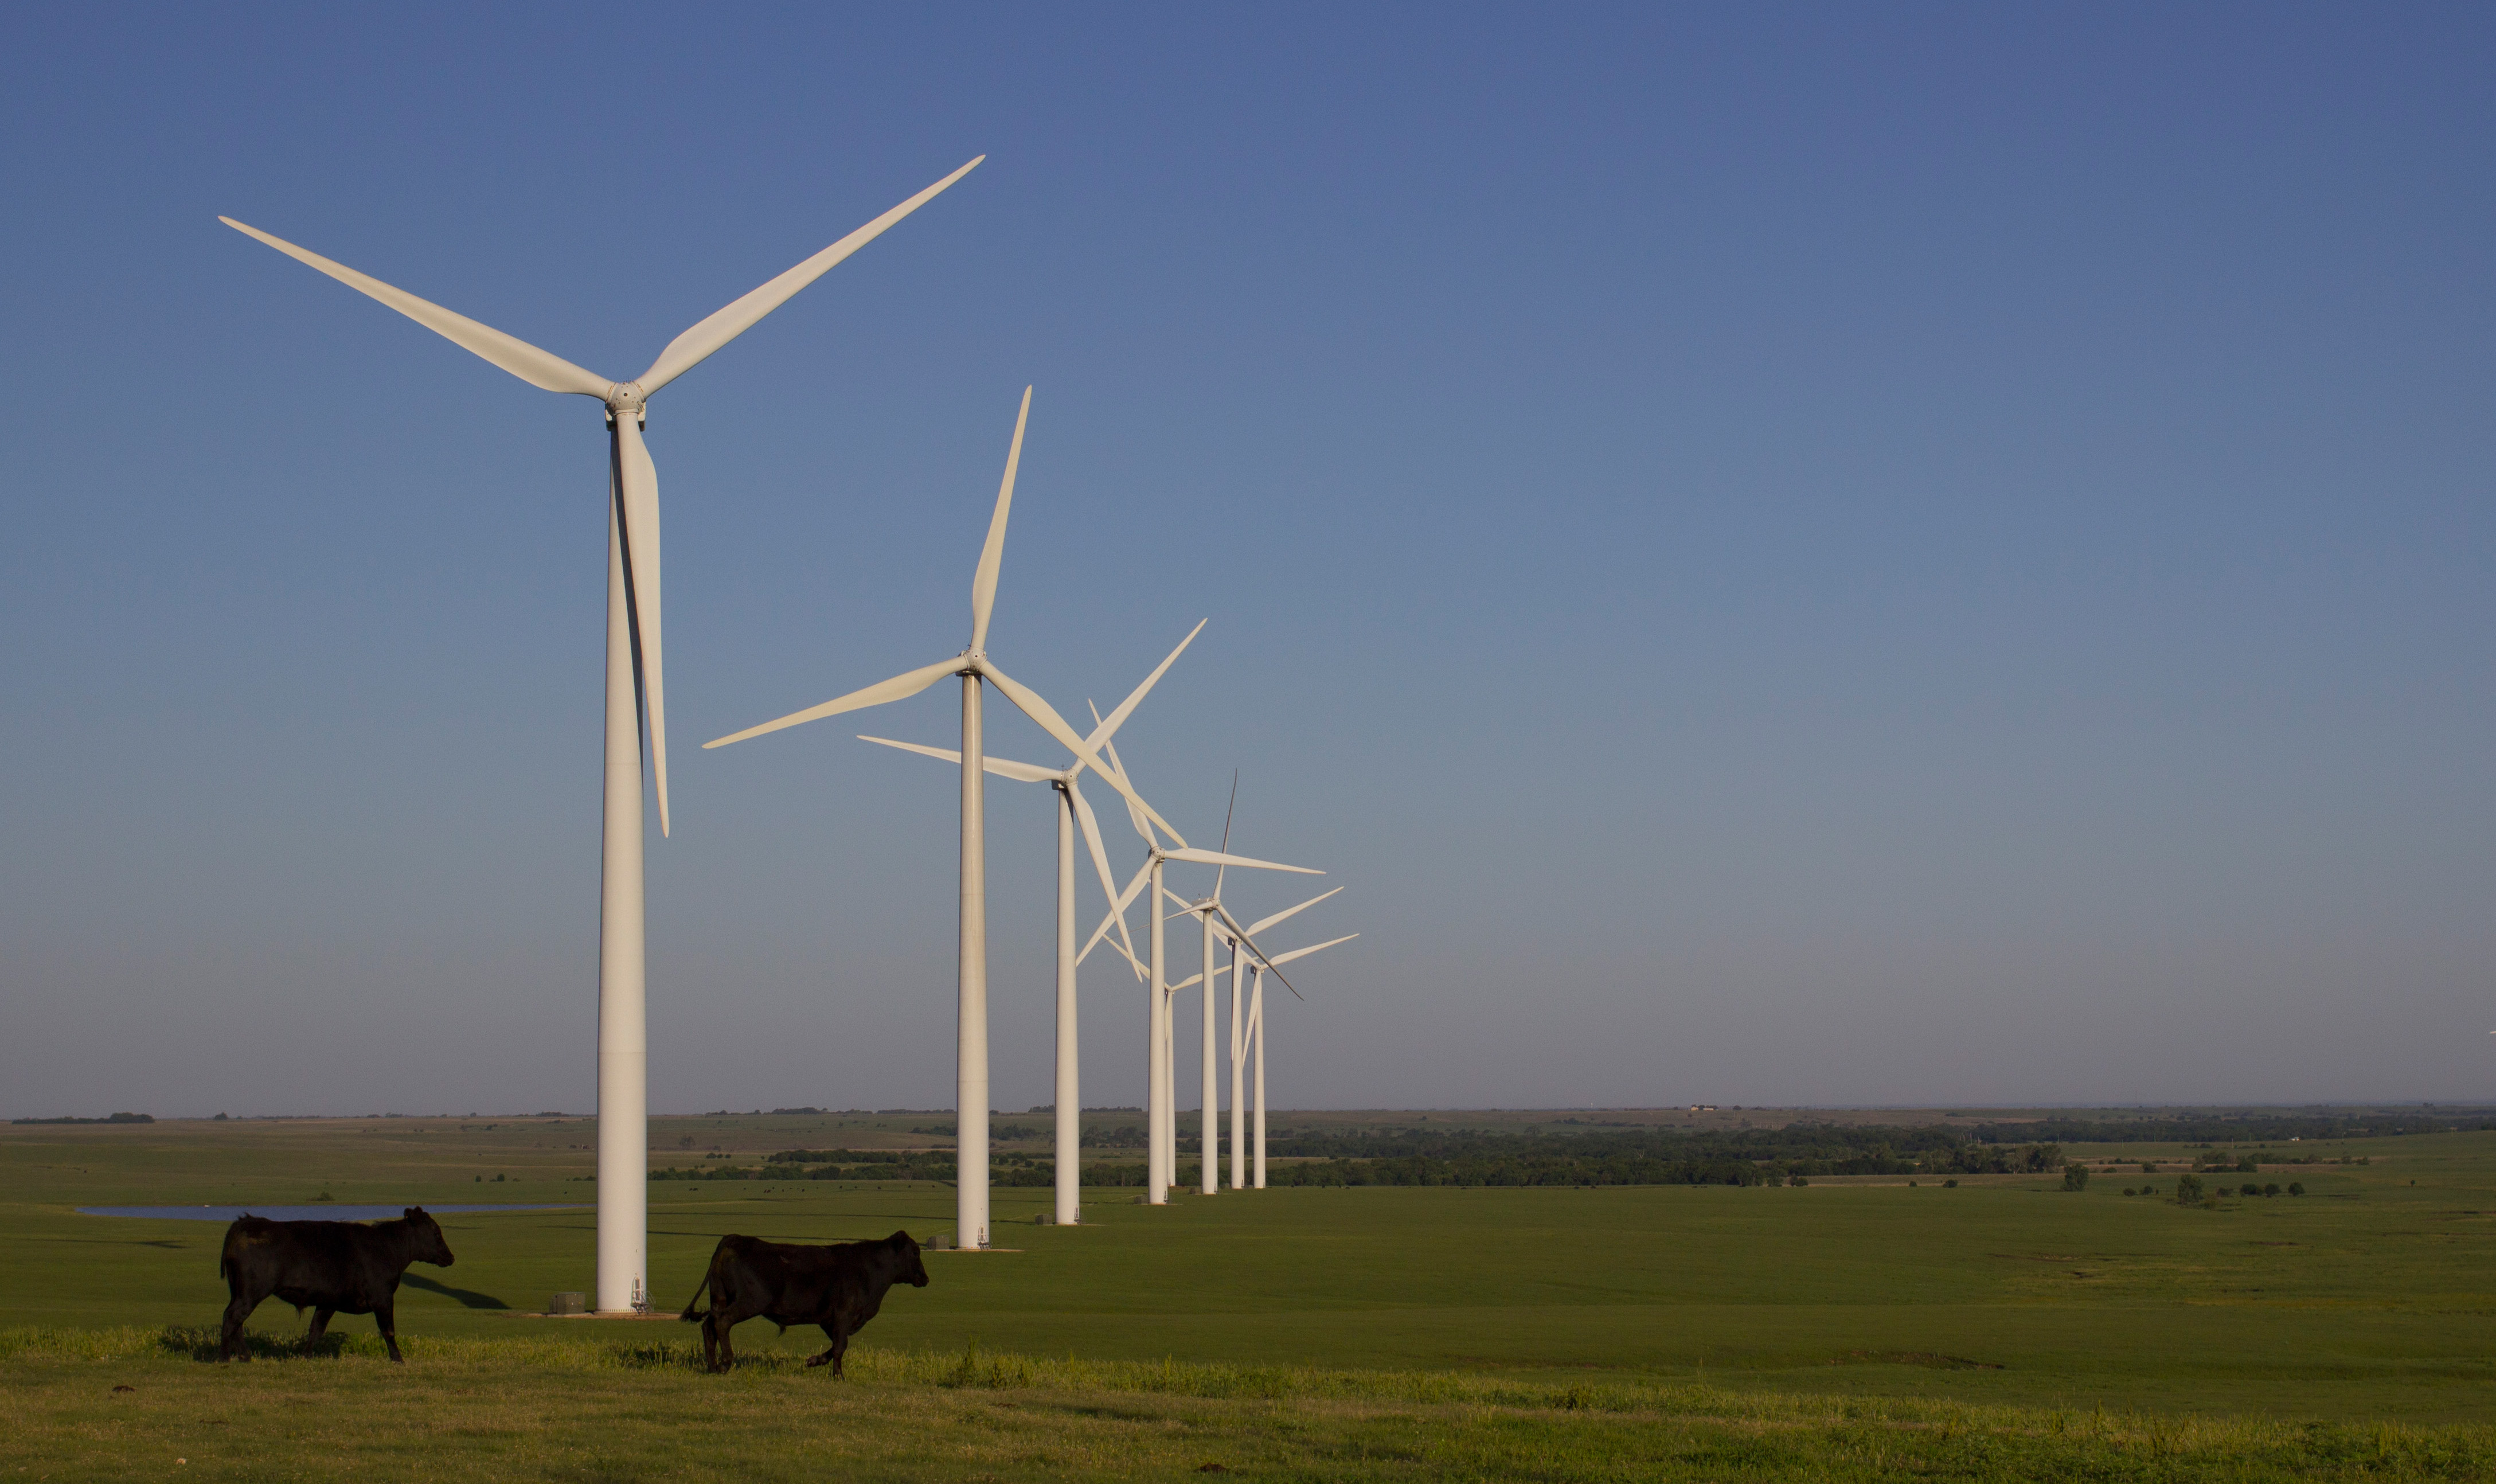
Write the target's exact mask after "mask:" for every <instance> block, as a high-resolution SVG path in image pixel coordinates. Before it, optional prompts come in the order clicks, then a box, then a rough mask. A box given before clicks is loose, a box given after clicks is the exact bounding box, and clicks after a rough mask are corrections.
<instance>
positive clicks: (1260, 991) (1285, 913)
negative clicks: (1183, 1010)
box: [1170, 886, 1360, 1190]
mask: <svg viewBox="0 0 2496 1484" xmlns="http://www.w3.org/2000/svg"><path fill="white" fill-rule="evenodd" d="M1341 890H1343V888H1342V887H1340V886H1337V887H1336V888H1335V889H1334V891H1326V892H1321V893H1319V894H1318V895H1316V896H1313V897H1311V898H1309V899H1308V900H1307V901H1305V902H1302V903H1301V904H1300V905H1299V906H1297V907H1287V908H1285V909H1283V910H1282V911H1281V912H1276V913H1274V914H1273V915H1272V916H1270V917H1264V918H1261V919H1259V920H1258V921H1255V922H1252V923H1250V924H1249V925H1248V931H1250V932H1252V933H1262V932H1264V931H1265V930H1266V929H1267V928H1270V927H1272V926H1273V925H1274V924H1276V923H1278V922H1281V921H1283V920H1285V919H1286V918H1289V917H1291V916H1293V915H1295V914H1296V913H1298V912H1303V911H1306V910H1307V909H1309V908H1312V907H1315V906H1317V905H1318V904H1319V903H1320V902H1323V901H1325V900H1326V898H1327V897H1330V896H1333V895H1334V894H1335V892H1339V891H1341ZM1179 905H1180V906H1181V907H1185V908H1187V909H1188V910H1189V911H1191V912H1192V911H1194V910H1195V909H1194V908H1193V907H1191V906H1189V904H1186V903H1180V904H1179ZM1172 915H1173V916H1175V915H1177V914H1176V913H1172ZM1214 936H1215V937H1217V938H1220V939H1221V940H1223V941H1224V942H1225V943H1229V944H1230V945H1231V962H1230V964H1229V965H1227V966H1226V967H1224V968H1221V969H1218V970H1215V971H1214V974H1215V976H1216V977H1219V976H1221V975H1223V974H1229V975H1230V976H1231V1189H1232V1190H1240V1189H1242V1187H1243V1185H1244V1183H1245V1175H1246V1172H1245V1171H1244V1170H1242V1169H1241V1167H1240V1166H1241V1157H1242V1151H1243V1150H1244V1148H1245V1140H1244V1138H1243V1136H1242V1130H1241V1128H1240V1117H1241V1110H1242V1108H1243V1107H1244V1106H1245V1105H1246V1100H1245V1098H1242V1096H1241V1091H1240V1086H1239V1082H1240V1077H1241V1075H1242V1074H1243V1066H1242V1064H1243V1063H1244V1061H1245V1059H1246V1055H1247V1046H1248V1042H1249V1040H1250V1039H1254V1040H1255V1042H1256V1047H1257V1169H1258V1177H1257V1189H1259V1190H1264V1188H1265V1181H1264V1168H1265V1041H1264V1034H1263V1032H1264V1013H1263V1012H1264V1003H1265V1002H1264V993H1265V978H1264V973H1265V971H1264V965H1262V964H1259V963H1257V962H1256V961H1255V960H1254V959H1252V958H1249V957H1247V956H1246V950H1245V949H1243V948H1242V946H1241V940H1240V939H1239V938H1237V937H1235V936H1233V935H1232V933H1230V932H1229V931H1228V930H1227V929H1226V930H1218V931H1217V932H1216V933H1215V935H1214ZM1359 936H1360V935H1359V934H1358V933H1353V934H1350V935H1348V936H1346V937H1342V938H1337V939H1334V940H1333V941H1332V942H1328V943H1319V944H1317V945H1316V947H1309V948H1299V949H1295V951H1293V952H1290V953H1285V954H1283V955H1281V956H1280V957H1278V958H1276V959H1275V960H1274V962H1276V963H1281V964H1288V963H1290V962H1292V961H1293V960H1295V959H1301V958H1306V957H1308V956H1309V955H1310V954H1312V953H1315V952H1317V951H1318V950H1319V949H1321V948H1331V947H1333V946H1334V945H1335V943H1350V942H1352V940H1353V939H1355V938H1358V937H1359ZM1251 976H1253V977H1254V978H1255V980H1256V986H1257V987H1256V991H1255V994H1254V996H1253V997H1249V996H1247V995H1246V994H1245V992H1243V991H1242V989H1241V988H1240V985H1241V983H1242V981H1243V979H1245V978H1248V977H1251ZM1277 977H1280V975H1279V974H1278V975H1277ZM1195 982H1196V980H1195V979H1193V978H1190V979H1187V980H1185V981H1183V982H1181V983H1178V984H1173V985H1171V986H1170V988H1171V990H1172V991H1173V992H1176V991H1178V990H1182V989H1185V988H1187V987H1188V985H1190V984H1194V983H1195ZM1285 987H1286V988H1289V987H1290V986H1289V985H1288V984H1287V985H1286V986H1285ZM1292 993H1293V995H1295V996H1298V995H1299V993H1300V992H1299V991H1298V990H1296V989H1294V990H1292ZM1243 998H1248V999H1249V1001H1250V1009H1249V1011H1248V1027H1247V1031H1246V1033H1245V1035H1244V1036H1243V1034H1242V1032H1241V1029H1240V1002H1241V1000H1242V999H1243Z"/></svg>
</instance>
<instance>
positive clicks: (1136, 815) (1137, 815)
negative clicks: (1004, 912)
mask: <svg viewBox="0 0 2496 1484" xmlns="http://www.w3.org/2000/svg"><path fill="white" fill-rule="evenodd" d="M1084 704H1085V705H1087V706H1090V705H1091V704H1092V703H1091V702H1090V701H1085V702H1084ZM1092 721H1093V725H1094V726H1095V727H1098V726H1099V725H1100V721H1101V708H1099V707H1098V706H1093V707H1092ZM1101 751H1102V752H1103V753H1104V754H1106V755H1107V756H1108V758H1109V766H1111V767H1113V768H1116V769H1117V770H1118V776H1119V777H1120V778H1125V777H1126V776H1127V765H1126V764H1125V763H1123V762H1120V761H1119V760H1118V744H1117V743H1115V742H1110V741H1107V740H1104V741H1103V742H1102V744H1101ZM1127 822H1128V823H1130V824H1132V825H1134V826H1135V827H1136V833H1137V834H1139V835H1141V836H1143V837H1144V846H1145V848H1146V849H1148V850H1160V849H1161V848H1162V842H1161V837H1160V836H1158V835H1156V834H1154V833H1153V827H1152V825H1151V824H1150V823H1149V822H1147V821H1146V820H1145V819H1144V812H1143V811H1142V810H1140V809H1138V808H1137V807H1136V802H1135V800H1133V799H1129V800H1127ZM2489 1034H2491V1035H2496V1032H2491V1033H2489Z"/></svg>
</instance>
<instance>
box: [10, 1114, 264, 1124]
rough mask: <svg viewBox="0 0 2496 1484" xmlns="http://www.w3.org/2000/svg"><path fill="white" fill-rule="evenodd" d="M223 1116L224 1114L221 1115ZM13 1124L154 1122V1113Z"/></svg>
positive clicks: (15, 1121)
mask: <svg viewBox="0 0 2496 1484" xmlns="http://www.w3.org/2000/svg"><path fill="white" fill-rule="evenodd" d="M220 1116H222V1115H220ZM9 1122H11V1123H13V1124H152V1123H154V1122H156V1116H155V1115H154V1114H152V1113H115V1114H113V1115H112V1116H111V1117H109V1118H13V1119H11V1120H9Z"/></svg>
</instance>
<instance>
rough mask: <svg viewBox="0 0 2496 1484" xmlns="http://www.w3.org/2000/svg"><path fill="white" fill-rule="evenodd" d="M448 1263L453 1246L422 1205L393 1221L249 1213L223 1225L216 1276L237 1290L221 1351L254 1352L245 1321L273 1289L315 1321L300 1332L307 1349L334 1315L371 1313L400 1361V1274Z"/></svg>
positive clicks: (221, 1354) (230, 1355)
mask: <svg viewBox="0 0 2496 1484" xmlns="http://www.w3.org/2000/svg"><path fill="white" fill-rule="evenodd" d="M451 1261H452V1258H451V1245H450V1244H449V1243H447V1242H445V1241H443V1240H442V1228H441V1227H440V1226H439V1225H437V1224H435V1222H434V1220H433V1218H431V1217H429V1216H427V1215H425V1214H424V1208H423V1207H422V1206H410V1207H408V1208H407V1214H406V1215H404V1216H401V1217H399V1218H397V1219H396V1220H394V1221H374V1222H371V1223H369V1224H365V1223H361V1222H357V1221H270V1220H268V1219H267V1218H265V1217H258V1216H245V1217H244V1218H242V1219H241V1220H240V1221H235V1222H234V1224H233V1225H232V1226H229V1227H227V1228H226V1245H225V1252H224V1253H223V1254H222V1255H221V1256H219V1257H218V1258H217V1276H218V1277H220V1278H223V1279H224V1280H225V1281H226V1288H227V1290H228V1291H229V1292H231V1293H232V1294H233V1295H234V1297H233V1298H232V1299H231V1300H229V1301H228V1302H227V1304H226V1324H225V1333H224V1335H223V1336H222V1337H221V1339H220V1342H219V1344H218V1345H217V1356H218V1358H219V1359H221V1360H232V1359H234V1357H235V1356H237V1355H240V1356H241V1357H242V1358H243V1359H245V1360H249V1359H250V1358H251V1355H250V1352H249V1351H248V1350H246V1349H245V1348H244V1346H243V1343H242V1325H243V1321H244V1320H245V1319H248V1318H250V1317H251V1312H252V1311H253V1310H254V1309H257V1308H259V1307H260V1302H261V1300H263V1299H265V1298H268V1297H270V1296H272V1295H274V1296H275V1297H278V1298H281V1299H284V1300H285V1301H286V1302H288V1303H290V1304H292V1305H294V1306H295V1312H296V1314H301V1313H302V1312H303V1311H304V1310H305V1309H310V1310H311V1311H312V1327H311V1329H309V1330H307V1331H305V1332H304V1336H303V1348H304V1349H305V1350H306V1351H309V1350H310V1349H311V1348H312V1346H313V1345H315V1344H317V1343H318V1342H319V1341H320V1339H321V1334H322V1332H323V1331H324V1330H327V1329H328V1327H329V1316H330V1315H331V1314H371V1315H372V1316H373V1324H374V1326H375V1327H376V1328H378V1329H379V1330H380V1331H381V1332H382V1344H384V1345H388V1346H390V1359H392V1360H403V1359H404V1358H405V1357H403V1356H401V1355H400V1354H399V1352H398V1322H397V1319H396V1317H395V1315H394V1314H393V1313H392V1310H393V1308H394V1306H395V1304H396V1302H397V1298H398V1281H399V1278H400V1276H401V1275H402V1274H404V1273H406V1272H407V1265H408V1264H409V1263H411V1262H429V1263H432V1264H433V1265H434V1266H435V1267H438V1268H447V1267H449V1266H451Z"/></svg>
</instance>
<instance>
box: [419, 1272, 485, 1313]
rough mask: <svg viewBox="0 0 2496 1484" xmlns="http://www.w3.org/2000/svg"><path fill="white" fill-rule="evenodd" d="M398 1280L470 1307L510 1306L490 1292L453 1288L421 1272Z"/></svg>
mask: <svg viewBox="0 0 2496 1484" xmlns="http://www.w3.org/2000/svg"><path fill="white" fill-rule="evenodd" d="M399 1282H400V1283H403V1284H405V1285H406V1286H408V1287H410V1288H421V1289H423V1290H424V1291H425V1292H427V1293H439V1294H441V1295H442V1296H443V1297H444V1298H448V1299H457V1300H458V1301H459V1302H460V1303H462V1304H464V1305H466V1306H467V1307H468V1308H470V1309H509V1308H511V1307H512V1306H511V1305H509V1304H506V1303H504V1302H503V1301H502V1300H501V1299H498V1298H496V1297H494V1295H492V1294H490V1293H479V1292H478V1291H477V1290H475V1289H474V1288H454V1287H452V1286H451V1285H450V1284H449V1283H435V1282H434V1281H433V1280H432V1279H430V1278H427V1277H425V1276H424V1275H422V1274H421V1273H409V1274H406V1275H404V1276H403V1277H401V1278H400V1279H399Z"/></svg>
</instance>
